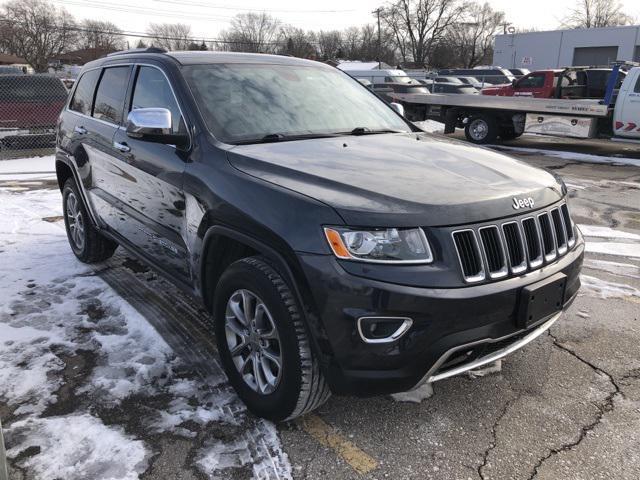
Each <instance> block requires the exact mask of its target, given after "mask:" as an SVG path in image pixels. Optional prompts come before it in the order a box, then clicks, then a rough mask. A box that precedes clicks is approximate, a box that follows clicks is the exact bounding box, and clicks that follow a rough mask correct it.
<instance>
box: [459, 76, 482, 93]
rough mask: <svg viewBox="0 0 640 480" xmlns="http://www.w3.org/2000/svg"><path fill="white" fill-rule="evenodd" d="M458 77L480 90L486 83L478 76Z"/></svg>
mask: <svg viewBox="0 0 640 480" xmlns="http://www.w3.org/2000/svg"><path fill="white" fill-rule="evenodd" d="M458 79H459V80H460V81H461V82H462V83H464V84H465V85H471V86H472V87H473V88H476V89H478V90H480V89H481V88H483V87H484V84H483V83H482V82H481V81H480V80H478V79H477V78H476V77H464V76H463V77H458Z"/></svg>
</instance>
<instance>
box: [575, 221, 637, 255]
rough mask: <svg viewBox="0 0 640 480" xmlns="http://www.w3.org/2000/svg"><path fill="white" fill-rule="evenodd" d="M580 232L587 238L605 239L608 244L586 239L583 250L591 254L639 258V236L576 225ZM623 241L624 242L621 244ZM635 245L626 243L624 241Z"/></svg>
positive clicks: (595, 226) (606, 228) (609, 229)
mask: <svg viewBox="0 0 640 480" xmlns="http://www.w3.org/2000/svg"><path fill="white" fill-rule="evenodd" d="M578 228H580V231H581V232H582V233H583V235H584V236H585V237H588V238H606V239H609V240H611V241H608V242H594V241H591V240H589V239H587V242H586V245H585V250H586V251H587V252H591V253H602V254H604V255H617V256H623V257H635V258H640V235H638V234H636V233H631V232H625V231H623V230H615V229H613V228H609V227H601V226H597V225H578ZM620 240H624V241H625V242H624V243H623V242H621V241H620ZM629 240H631V241H633V242H635V241H637V243H626V241H629Z"/></svg>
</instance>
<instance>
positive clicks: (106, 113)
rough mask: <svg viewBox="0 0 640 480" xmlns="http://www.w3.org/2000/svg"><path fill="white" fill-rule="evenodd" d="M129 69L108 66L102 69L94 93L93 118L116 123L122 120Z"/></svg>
mask: <svg viewBox="0 0 640 480" xmlns="http://www.w3.org/2000/svg"><path fill="white" fill-rule="evenodd" d="M129 70H130V68H129V67H110V68H106V69H105V70H104V73H103V74H102V78H101V79H100V84H99V85H98V91H97V93H96V104H95V107H94V108H93V116H94V117H95V118H98V119H100V120H105V121H107V122H110V123H115V124H116V125H119V124H120V123H121V122H122V110H123V108H124V97H125V94H126V91H127V83H128V81H129Z"/></svg>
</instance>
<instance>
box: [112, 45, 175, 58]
mask: <svg viewBox="0 0 640 480" xmlns="http://www.w3.org/2000/svg"><path fill="white" fill-rule="evenodd" d="M129 53H167V51H166V50H165V49H164V48H158V47H147V48H131V49H129V50H120V51H119V52H113V53H110V54H108V55H107V57H115V56H118V55H127V54H129Z"/></svg>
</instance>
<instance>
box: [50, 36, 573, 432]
mask: <svg viewBox="0 0 640 480" xmlns="http://www.w3.org/2000/svg"><path fill="white" fill-rule="evenodd" d="M57 142H58V149H57V156H56V162H57V163H56V168H57V174H58V181H59V185H60V189H61V191H62V196H63V206H64V216H65V224H66V228H67V233H68V237H69V243H70V245H71V249H72V250H73V252H74V254H75V255H76V256H77V257H78V259H80V260H81V261H83V262H87V263H91V262H100V261H103V260H105V259H107V258H108V257H110V256H111V255H112V254H113V252H114V250H115V249H116V247H117V246H118V245H122V246H123V247H124V248H126V249H127V250H129V251H130V252H131V253H132V254H134V255H137V256H138V257H140V258H141V259H142V260H144V261H146V262H147V263H149V264H150V265H151V266H153V267H154V268H156V269H157V270H159V271H160V272H162V273H164V274H165V275H166V276H167V277H169V278H170V279H171V280H172V281H173V282H175V283H176V284H178V285H180V286H181V287H183V288H184V289H185V290H187V291H189V292H192V293H193V292H195V293H196V294H197V295H198V296H199V297H200V298H201V299H202V301H203V302H204V304H205V305H206V307H207V308H208V309H209V310H210V311H211V313H212V315H213V318H214V325H215V331H214V332H211V333H212V334H214V335H215V338H216V341H217V345H218V350H219V355H220V358H221V361H222V365H223V366H224V369H225V371H226V373H227V375H228V377H229V381H230V382H231V384H232V385H233V387H234V388H235V389H236V391H237V392H238V395H239V396H240V397H241V399H242V400H243V401H244V402H245V403H246V404H247V406H248V408H249V409H250V410H251V411H252V412H254V413H255V414H257V415H260V416H263V417H266V418H270V419H273V420H283V419H290V418H294V417H296V416H299V415H302V414H304V413H306V412H309V411H311V410H312V409H314V408H316V407H318V406H319V405H321V404H322V403H323V402H324V401H326V399H327V398H328V397H329V395H330V392H334V393H337V394H356V395H376V394H387V393H393V392H399V391H406V390H409V389H411V388H413V387H415V386H417V385H420V384H421V383H422V382H433V381H436V380H439V379H443V378H447V377H450V376H453V375H456V374H458V373H461V372H463V371H466V370H469V369H472V368H475V367H478V366H481V365H484V364H487V363H489V362H492V361H494V360H496V359H498V358H502V357H503V356H505V355H507V354H508V353H511V352H512V351H514V350H516V349H518V348H519V347H522V346H523V345H525V344H527V343H528V342H530V341H531V340H533V339H534V338H536V337H537V336H539V335H540V334H542V333H543V332H544V331H545V330H547V329H548V328H549V327H550V326H551V325H552V324H553V323H554V322H555V321H556V320H557V319H558V318H559V316H560V313H561V311H562V310H563V309H564V308H566V306H567V305H568V304H569V303H570V302H571V301H572V300H573V298H574V297H575V295H576V293H577V291H578V288H579V285H580V283H579V278H578V274H579V271H580V267H581V264H582V257H583V251H584V242H583V239H582V237H581V235H580V233H579V231H578V230H577V229H576V227H575V225H574V224H573V222H572V220H571V217H570V215H569V210H568V207H567V203H566V188H565V186H564V184H563V182H562V181H561V180H560V179H559V178H558V177H555V176H553V175H552V174H550V173H547V172H546V171H543V170H540V169H537V168H534V167H531V166H528V165H526V164H524V163H521V162H519V161H516V160H513V159H511V158H509V157H507V156H505V155H502V154H499V153H496V152H493V151H490V150H486V149H481V148H478V147H474V146H471V145H468V144H464V143H461V142H458V141H453V140H448V139H445V138H442V137H438V136H432V135H430V134H427V133H424V132H422V131H420V130H418V129H417V128H416V127H415V126H413V125H412V124H411V123H409V122H407V121H406V120H405V119H404V118H402V116H401V115H400V114H399V113H397V111H396V110H394V106H393V105H387V104H385V103H384V102H383V101H381V100H380V99H379V98H378V97H376V95H375V94H374V93H372V92H371V91H370V90H368V89H367V88H365V87H363V86H361V85H360V84H359V83H358V82H357V81H356V80H354V79H352V78H350V77H348V76H347V75H346V74H344V73H342V72H340V71H339V70H336V69H334V68H332V67H329V66H327V65H324V64H321V63H316V62H312V61H307V60H301V59H296V58H291V57H284V56H270V55H257V54H237V53H210V52H175V53H166V52H163V51H158V50H155V49H147V50H142V51H129V52H125V53H120V54H115V55H113V54H112V55H110V56H108V57H107V58H104V59H100V60H97V61H94V62H91V63H88V64H87V65H86V66H85V67H84V68H83V71H82V73H81V76H80V78H79V80H78V82H77V83H76V85H75V88H74V91H73V93H72V95H71V97H70V100H69V102H68V104H67V105H66V107H65V108H64V110H63V112H62V114H61V119H60V123H59V131H58V137H57Z"/></svg>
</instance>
